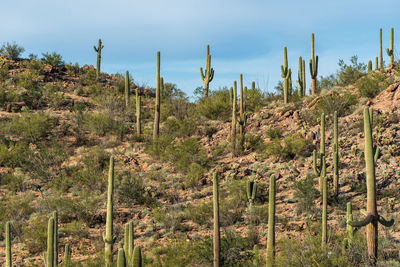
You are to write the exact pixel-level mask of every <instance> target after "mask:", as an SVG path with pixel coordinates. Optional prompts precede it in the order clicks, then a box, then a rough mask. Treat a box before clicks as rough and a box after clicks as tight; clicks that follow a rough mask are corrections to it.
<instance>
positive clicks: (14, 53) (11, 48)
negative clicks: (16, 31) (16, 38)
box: [0, 42, 25, 60]
mask: <svg viewBox="0 0 400 267" xmlns="http://www.w3.org/2000/svg"><path fill="white" fill-rule="evenodd" d="M24 51H25V48H23V47H22V46H19V45H18V44H17V43H15V42H13V43H9V42H7V43H4V44H3V45H2V46H1V48H0V53H1V54H3V55H6V56H7V57H8V58H10V59H12V60H16V59H18V58H19V56H20V55H21V53H23V52H24Z"/></svg>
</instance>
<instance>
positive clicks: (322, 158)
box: [313, 113, 325, 192]
mask: <svg viewBox="0 0 400 267" xmlns="http://www.w3.org/2000/svg"><path fill="white" fill-rule="evenodd" d="M320 133H321V140H320V151H319V156H320V167H318V164H317V152H316V150H315V149H314V151H313V169H314V174H315V175H316V176H320V180H319V181H320V183H319V184H320V192H322V180H321V173H322V171H323V166H324V165H325V113H322V114H321V130H320Z"/></svg>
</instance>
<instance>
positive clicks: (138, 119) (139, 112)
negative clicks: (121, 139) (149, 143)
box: [136, 86, 142, 136]
mask: <svg viewBox="0 0 400 267" xmlns="http://www.w3.org/2000/svg"><path fill="white" fill-rule="evenodd" d="M141 117H142V96H141V95H140V88H139V86H138V87H136V135H137V136H140V135H141V134H142V121H141V119H142V118H141Z"/></svg>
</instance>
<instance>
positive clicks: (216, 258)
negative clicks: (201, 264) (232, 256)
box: [213, 172, 221, 267]
mask: <svg viewBox="0 0 400 267" xmlns="http://www.w3.org/2000/svg"><path fill="white" fill-rule="evenodd" d="M213 208H214V235H213V249H214V267H219V266H220V253H221V247H220V243H221V236H220V230H219V192H218V177H217V173H216V172H215V173H213Z"/></svg>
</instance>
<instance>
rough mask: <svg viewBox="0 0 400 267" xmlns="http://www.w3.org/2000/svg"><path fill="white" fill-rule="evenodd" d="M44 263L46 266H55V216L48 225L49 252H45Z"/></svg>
mask: <svg viewBox="0 0 400 267" xmlns="http://www.w3.org/2000/svg"><path fill="white" fill-rule="evenodd" d="M44 263H45V266H46V267H55V266H56V265H54V218H50V219H49V222H48V226H47V252H46V253H45V254H44Z"/></svg>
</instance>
